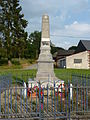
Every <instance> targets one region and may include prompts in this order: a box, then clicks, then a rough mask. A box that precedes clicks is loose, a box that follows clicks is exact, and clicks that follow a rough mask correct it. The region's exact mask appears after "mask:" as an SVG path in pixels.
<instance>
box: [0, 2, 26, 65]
mask: <svg viewBox="0 0 90 120" xmlns="http://www.w3.org/2000/svg"><path fill="white" fill-rule="evenodd" d="M0 8H1V11H2V12H1V13H0V21H1V22H0V23H1V24H0V27H1V29H0V31H1V33H2V35H3V40H4V47H5V49H6V51H7V58H8V63H9V65H10V64H11V58H12V56H13V55H14V50H15V52H16V53H17V54H18V57H21V54H22V53H23V52H24V48H25V41H26V38H27V33H26V32H25V31H24V29H25V28H26V26H27V21H26V20H24V19H23V17H24V15H23V14H21V10H22V8H21V6H19V0H1V1H0ZM12 51H13V52H12Z"/></svg>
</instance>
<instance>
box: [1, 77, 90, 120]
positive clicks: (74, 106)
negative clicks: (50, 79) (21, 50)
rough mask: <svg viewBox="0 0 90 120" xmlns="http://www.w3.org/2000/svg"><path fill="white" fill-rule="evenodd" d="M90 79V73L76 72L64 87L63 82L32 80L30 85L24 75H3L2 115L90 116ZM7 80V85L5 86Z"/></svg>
mask: <svg viewBox="0 0 90 120" xmlns="http://www.w3.org/2000/svg"><path fill="white" fill-rule="evenodd" d="M28 76H29V75H28ZM23 78H25V77H23ZM27 78H29V77H27ZM14 79H15V78H14ZM19 80H21V81H19ZM79 80H80V82H79ZM83 80H84V81H83ZM89 80H90V78H89V77H88V78H87V77H85V78H84V76H83V77H82V76H81V77H80V76H79V77H78V78H77V76H76V75H73V76H72V83H71V82H70V81H68V84H64V87H63V86H62V84H61V85H60V86H58V87H57V86H56V83H55V82H54V83H53V86H52V87H49V86H48V85H47V87H46V88H44V87H42V85H41V84H40V83H38V85H37V86H33V85H32V83H31V88H28V87H27V86H26V87H24V86H23V81H24V79H23V80H22V79H18V77H16V82H15V81H13V78H12V77H11V76H2V77H0V81H2V82H0V119H20V118H23V119H25V118H28V119H29V118H30V119H51V120H52V119H63V120H65V119H66V120H67V119H69V120H70V119H71V118H72V119H76V118H85V119H90V86H89V84H87V83H88V82H87V81H89ZM83 82H84V83H83ZM3 83H5V84H6V85H4V86H3V87H1V85H2V84H3ZM81 83H82V84H81Z"/></svg>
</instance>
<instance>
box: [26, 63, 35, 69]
mask: <svg viewBox="0 0 90 120" xmlns="http://www.w3.org/2000/svg"><path fill="white" fill-rule="evenodd" d="M31 69H37V64H33V65H31V66H28V67H27V68H24V70H31Z"/></svg>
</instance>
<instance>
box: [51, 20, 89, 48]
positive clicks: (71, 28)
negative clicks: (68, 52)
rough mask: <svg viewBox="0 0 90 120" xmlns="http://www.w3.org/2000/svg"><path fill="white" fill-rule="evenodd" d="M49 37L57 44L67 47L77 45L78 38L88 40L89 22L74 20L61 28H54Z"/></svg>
mask: <svg viewBox="0 0 90 120" xmlns="http://www.w3.org/2000/svg"><path fill="white" fill-rule="evenodd" d="M52 34H53V35H54V36H51V39H52V41H53V42H54V43H56V45H57V46H63V47H64V48H66V49H68V48H69V47H70V46H73V45H77V43H78V42H79V40H80V39H89V40H90V24H86V23H79V22H78V21H74V22H73V23H72V24H70V25H65V26H64V28H63V29H58V30H55V31H54V32H53V33H52Z"/></svg>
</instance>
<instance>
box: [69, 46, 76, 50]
mask: <svg viewBox="0 0 90 120" xmlns="http://www.w3.org/2000/svg"><path fill="white" fill-rule="evenodd" d="M76 49H77V46H71V47H70V48H69V49H68V50H76Z"/></svg>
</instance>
